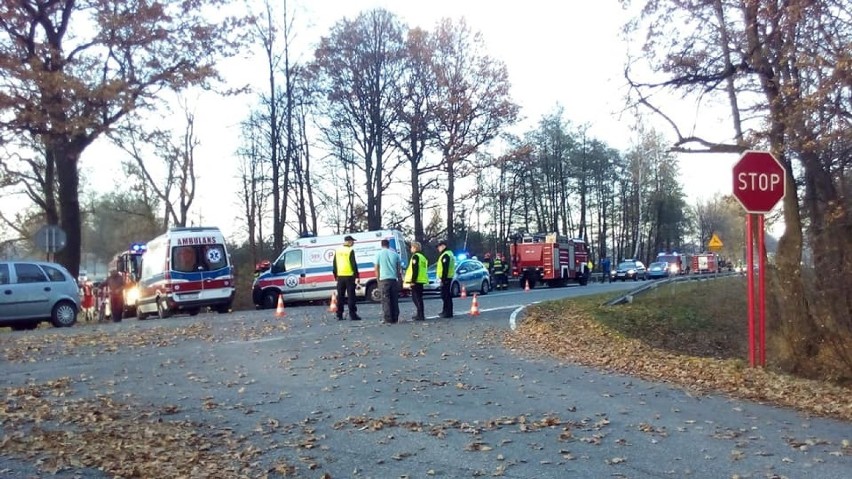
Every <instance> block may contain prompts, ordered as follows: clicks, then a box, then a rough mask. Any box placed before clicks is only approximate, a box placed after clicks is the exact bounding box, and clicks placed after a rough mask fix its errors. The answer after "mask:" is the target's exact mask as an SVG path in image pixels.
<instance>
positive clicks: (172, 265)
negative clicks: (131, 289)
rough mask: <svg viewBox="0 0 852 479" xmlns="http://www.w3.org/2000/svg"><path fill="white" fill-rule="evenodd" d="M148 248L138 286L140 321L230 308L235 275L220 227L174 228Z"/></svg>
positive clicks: (153, 241)
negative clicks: (205, 309)
mask: <svg viewBox="0 0 852 479" xmlns="http://www.w3.org/2000/svg"><path fill="white" fill-rule="evenodd" d="M146 246H147V251H145V253H144V254H143V255H142V267H141V271H140V274H139V282H138V285H137V287H138V288H139V298H138V299H137V302H136V308H137V311H136V316H137V317H138V318H139V319H146V318H147V317H148V316H153V315H156V316H158V317H159V318H161V319H162V318H167V317H169V316H171V315H172V314H177V313H187V314H189V315H190V316H194V315H196V314H198V313H199V312H201V310H202V309H203V308H210V309H213V310H215V311H217V312H219V313H227V312H229V311H230V310H231V303H232V302H233V301H234V293H235V283H234V271H233V266H232V265H231V261H230V258H229V256H228V250H227V248H226V246H225V237H224V235H222V232H221V231H220V230H219V228H216V227H188V228H170V229H169V230H168V231H166V232H165V233H164V234H162V235H161V236H158V237H156V238H154V239H152V240H151V241H149V242H148V243H147V245H146Z"/></svg>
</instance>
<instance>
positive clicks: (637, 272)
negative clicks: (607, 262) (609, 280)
mask: <svg viewBox="0 0 852 479" xmlns="http://www.w3.org/2000/svg"><path fill="white" fill-rule="evenodd" d="M612 274H613V279H615V280H618V281H627V280H628V279H632V280H633V281H637V280H639V279H642V280H646V279H648V272H647V271H646V270H645V264H644V263H642V262H641V261H638V260H635V259H626V260H624V261H622V262H621V263H618V267H617V268H616V269H615V271H614V272H613V273H612Z"/></svg>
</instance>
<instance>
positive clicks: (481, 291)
mask: <svg viewBox="0 0 852 479" xmlns="http://www.w3.org/2000/svg"><path fill="white" fill-rule="evenodd" d="M490 290H491V284H489V283H488V280H487V279H483V280H482V286H480V287H479V294H488V291H490Z"/></svg>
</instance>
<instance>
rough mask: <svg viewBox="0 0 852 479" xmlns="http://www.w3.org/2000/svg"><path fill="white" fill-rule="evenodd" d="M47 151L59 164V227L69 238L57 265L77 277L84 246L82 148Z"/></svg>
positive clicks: (57, 260)
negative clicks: (80, 190) (81, 178)
mask: <svg viewBox="0 0 852 479" xmlns="http://www.w3.org/2000/svg"><path fill="white" fill-rule="evenodd" d="M47 148H49V149H52V151H49V153H48V154H49V156H50V157H52V158H53V159H54V161H55V163H56V179H57V181H58V183H59V226H60V227H61V228H62V229H63V230H64V231H65V236H66V243H65V248H64V249H63V250H62V251H59V252H58V253H57V254H56V262H57V263H59V264H61V265H63V266H65V268H67V269H68V271H69V272H70V273H71V275H72V276H73V277H74V278H76V277H77V276H78V275H79V274H80V247H81V245H82V232H81V229H82V228H81V225H80V219H81V218H80V199H79V176H78V172H77V165H78V163H79V161H80V153H81V152H82V151H83V149H82V148H74V147H70V146H47Z"/></svg>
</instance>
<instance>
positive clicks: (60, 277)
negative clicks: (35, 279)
mask: <svg viewBox="0 0 852 479" xmlns="http://www.w3.org/2000/svg"><path fill="white" fill-rule="evenodd" d="M41 268H42V269H43V270H44V272H45V273H47V277H48V278H50V280H51V281H53V282H54V283H64V282H65V275H64V274H62V271H59V270H58V269H56V268H54V267H53V266H48V265H46V264H44V265H42V266H41Z"/></svg>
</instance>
